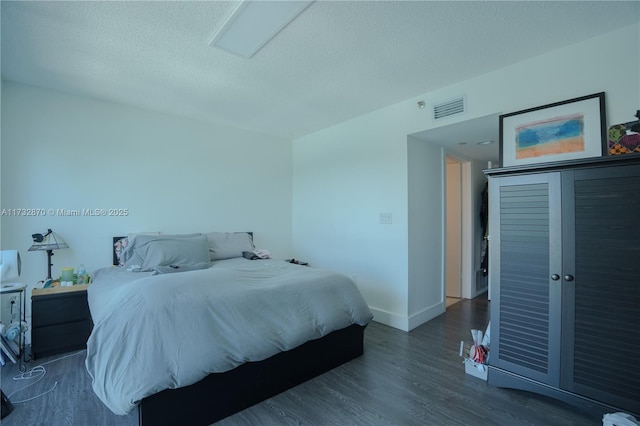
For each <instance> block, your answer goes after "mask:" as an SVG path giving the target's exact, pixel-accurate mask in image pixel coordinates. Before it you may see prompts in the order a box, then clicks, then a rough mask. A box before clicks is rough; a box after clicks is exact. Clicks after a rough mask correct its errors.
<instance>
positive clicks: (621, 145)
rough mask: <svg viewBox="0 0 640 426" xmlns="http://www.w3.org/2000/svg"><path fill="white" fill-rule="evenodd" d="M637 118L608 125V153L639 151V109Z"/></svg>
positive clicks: (617, 153) (619, 153) (633, 152)
mask: <svg viewBox="0 0 640 426" xmlns="http://www.w3.org/2000/svg"><path fill="white" fill-rule="evenodd" d="M636 117H638V120H636V121H630V122H628V123H620V124H614V125H613V126H611V127H609V146H608V148H609V155H621V154H637V153H640V110H638V112H637V113H636Z"/></svg>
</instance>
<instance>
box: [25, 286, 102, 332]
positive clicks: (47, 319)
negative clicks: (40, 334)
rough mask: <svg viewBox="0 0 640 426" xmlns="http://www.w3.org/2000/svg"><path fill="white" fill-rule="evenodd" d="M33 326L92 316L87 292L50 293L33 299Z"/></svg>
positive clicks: (78, 319)
mask: <svg viewBox="0 0 640 426" xmlns="http://www.w3.org/2000/svg"><path fill="white" fill-rule="evenodd" d="M31 306H32V308H33V311H32V313H31V315H32V317H31V321H32V322H33V327H34V328H35V327H43V326H47V325H54V324H60V323H66V322H72V321H81V320H84V319H87V318H89V317H90V314H89V304H88V302H87V293H86V292H84V291H81V292H77V293H63V294H50V295H46V296H38V297H34V298H32V299H31Z"/></svg>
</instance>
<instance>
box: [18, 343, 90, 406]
mask: <svg viewBox="0 0 640 426" xmlns="http://www.w3.org/2000/svg"><path fill="white" fill-rule="evenodd" d="M86 351H87V350H86V349H83V350H81V351H78V352H74V353H72V354H69V355H65V356H61V357H59V358H56V359H52V360H51V361H47V362H43V363H42V364H40V365H36V366H35V367H32V368H30V369H29V370H27V371H25V372H24V373H20V374H18V375H15V376H13V380H16V381H18V380H31V379H36V381H35V382H32V383H29V384H28V385H26V386H23V387H21V388H19V389H17V390H15V391H13V392H11V394H9V395H8V396H7V398H9V399H11V397H12V396H13V395H15V394H17V393H18V392H21V391H23V390H25V389H27V388H29V387H30V386H33V385H35V384H36V383H38V382H39V381H40V380H42V379H44V376H45V375H46V374H47V369H46V368H44V366H45V365H47V364H51V363H53V362H56V361H60V360H62V359H65V358H69V357H72V356H75V355H78V354H81V353H83V352H86ZM56 386H58V382H57V381H56V382H55V383H54V384H53V386H52V387H51V389H49V390H47V391H45V392H42V393H41V394H38V395H36V396H33V397H31V398H27V399H23V400H21V401H12V402H13V403H14V404H21V403H24V402H29V401H33V400H34V399H36V398H40V397H41V396H44V395H46V394H48V393H49V392H51V391H53V390H54V389H55V388H56Z"/></svg>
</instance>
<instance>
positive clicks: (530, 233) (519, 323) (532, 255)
mask: <svg viewBox="0 0 640 426" xmlns="http://www.w3.org/2000/svg"><path fill="white" fill-rule="evenodd" d="M560 184H561V179H560V173H558V172H554V173H539V174H532V175H523V176H506V177H492V178H491V179H490V187H489V191H490V192H489V197H490V206H489V208H490V211H491V212H492V213H491V216H490V217H491V219H490V224H489V231H490V235H491V241H490V243H489V247H490V252H489V261H490V267H489V269H490V281H491V285H492V294H493V296H492V301H491V358H490V364H491V365H492V366H494V367H497V368H500V369H503V370H505V371H508V372H511V373H514V374H518V375H521V376H524V377H527V378H529V379H533V380H537V381H539V382H542V383H546V384H548V385H551V386H559V383H560V336H561V310H560V299H561V285H562V284H561V280H555V279H553V278H552V275H554V274H556V275H558V274H562V272H561V266H562V254H561V253H562V245H561V238H562V235H561V233H562V231H561V202H560V201H561V190H560ZM554 278H555V277H554Z"/></svg>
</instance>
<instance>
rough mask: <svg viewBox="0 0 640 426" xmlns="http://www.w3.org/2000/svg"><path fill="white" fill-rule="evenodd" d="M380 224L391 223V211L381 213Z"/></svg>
mask: <svg viewBox="0 0 640 426" xmlns="http://www.w3.org/2000/svg"><path fill="white" fill-rule="evenodd" d="M380 225H391V213H380Z"/></svg>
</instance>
